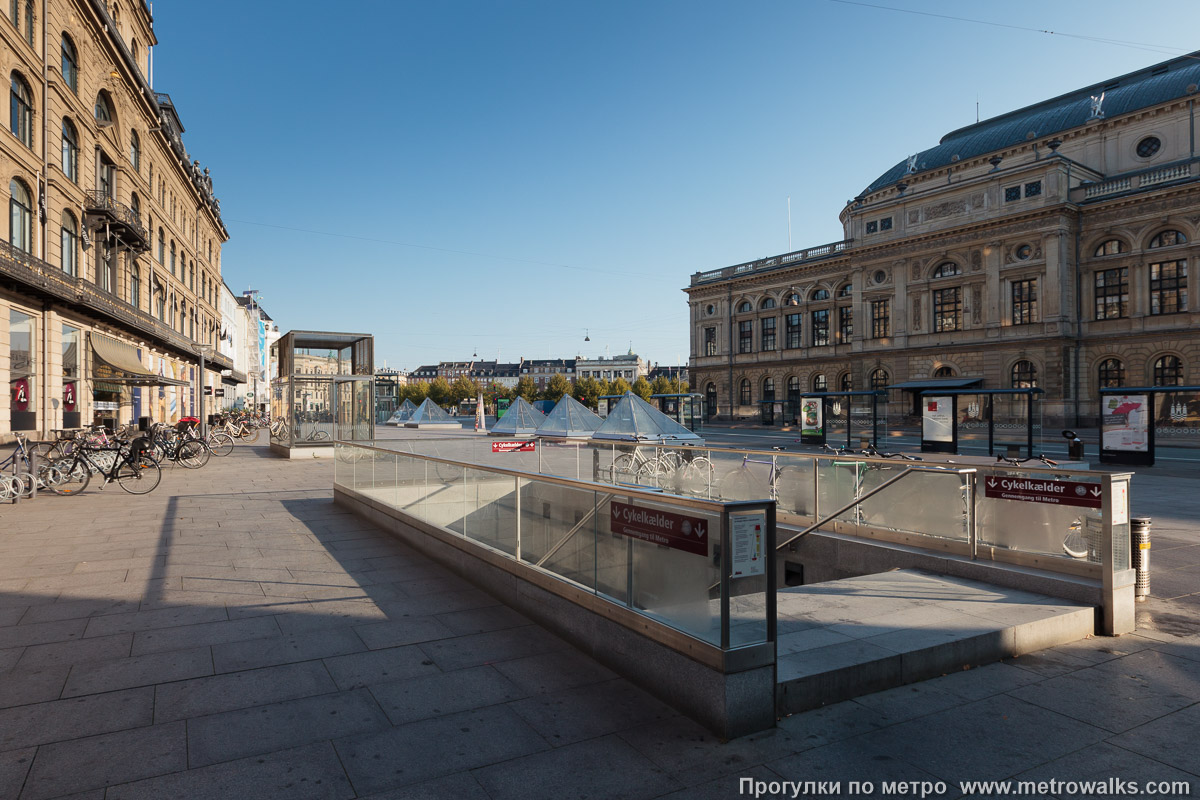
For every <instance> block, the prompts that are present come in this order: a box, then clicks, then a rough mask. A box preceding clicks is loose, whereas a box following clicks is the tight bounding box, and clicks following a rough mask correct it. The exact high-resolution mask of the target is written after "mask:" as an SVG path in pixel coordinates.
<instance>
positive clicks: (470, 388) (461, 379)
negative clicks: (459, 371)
mask: <svg viewBox="0 0 1200 800" xmlns="http://www.w3.org/2000/svg"><path fill="white" fill-rule="evenodd" d="M478 396H479V384H478V383H476V382H475V381H473V380H471V379H470V378H468V377H467V376H466V375H459V376H458V377H457V378H455V379H454V383H452V384H451V385H450V399H451V400H453V401H454V403H455V405H457V404H459V403H461V402H462V401H463V400H474V399H475V398H476V397H478Z"/></svg>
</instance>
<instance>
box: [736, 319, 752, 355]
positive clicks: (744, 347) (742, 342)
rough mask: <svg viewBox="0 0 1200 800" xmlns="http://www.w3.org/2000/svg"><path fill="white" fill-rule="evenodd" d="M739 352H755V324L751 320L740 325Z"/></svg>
mask: <svg viewBox="0 0 1200 800" xmlns="http://www.w3.org/2000/svg"><path fill="white" fill-rule="evenodd" d="M738 352H739V353H753V352H754V323H753V322H751V321H750V320H746V321H745V322H739V323H738Z"/></svg>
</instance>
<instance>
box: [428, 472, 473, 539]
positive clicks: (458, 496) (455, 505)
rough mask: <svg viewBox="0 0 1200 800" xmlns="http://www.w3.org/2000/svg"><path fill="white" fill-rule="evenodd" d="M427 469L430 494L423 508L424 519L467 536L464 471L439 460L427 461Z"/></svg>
mask: <svg viewBox="0 0 1200 800" xmlns="http://www.w3.org/2000/svg"><path fill="white" fill-rule="evenodd" d="M425 466H426V473H425V474H426V480H427V482H428V486H429V491H428V494H427V495H426V496H425V502H424V505H423V508H424V514H423V517H424V519H426V520H428V521H429V522H432V523H433V524H434V525H441V526H442V527H443V528H449V529H450V530H452V531H454V532H455V533H464V532H465V530H466V527H465V523H466V517H467V514H468V511H469V510H468V508H467V493H466V488H465V486H464V485H463V470H464V468H463V467H461V466H459V465H458V464H445V463H443V462H440V461H427V462H425Z"/></svg>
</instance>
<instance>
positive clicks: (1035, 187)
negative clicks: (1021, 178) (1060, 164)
mask: <svg viewBox="0 0 1200 800" xmlns="http://www.w3.org/2000/svg"><path fill="white" fill-rule="evenodd" d="M1041 193H1042V182H1041V181H1031V182H1030V183H1027V184H1025V196H1026V197H1037V196H1038V195H1039V194H1041Z"/></svg>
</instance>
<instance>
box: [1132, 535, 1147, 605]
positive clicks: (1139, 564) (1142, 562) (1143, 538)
mask: <svg viewBox="0 0 1200 800" xmlns="http://www.w3.org/2000/svg"><path fill="white" fill-rule="evenodd" d="M1129 522H1130V526H1129V536H1130V539H1131V542H1130V545H1131V549H1130V554H1131V557H1132V560H1133V565H1132V566H1133V568H1134V569H1135V570H1137V583H1136V584H1135V585H1134V590H1133V597H1134V599H1135V600H1137V601H1138V602H1144V601H1145V600H1146V598H1147V597H1149V596H1150V517H1133V518H1132V519H1130V520H1129Z"/></svg>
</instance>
